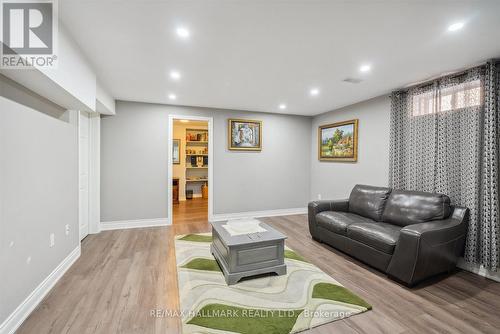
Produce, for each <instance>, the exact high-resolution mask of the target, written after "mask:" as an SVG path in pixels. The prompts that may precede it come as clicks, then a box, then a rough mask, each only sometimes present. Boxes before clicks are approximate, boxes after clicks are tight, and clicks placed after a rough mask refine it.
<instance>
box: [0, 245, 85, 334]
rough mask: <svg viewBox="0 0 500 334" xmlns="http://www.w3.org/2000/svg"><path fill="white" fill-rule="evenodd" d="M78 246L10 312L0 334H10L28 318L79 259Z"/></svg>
mask: <svg viewBox="0 0 500 334" xmlns="http://www.w3.org/2000/svg"><path fill="white" fill-rule="evenodd" d="M80 251H81V250H80V244H78V247H76V248H75V249H73V251H71V253H69V255H68V256H66V258H65V259H64V260H62V262H61V263H59V265H58V266H57V267H56V269H54V270H53V271H52V272H51V273H50V274H49V276H47V277H46V278H45V279H44V280H43V281H42V283H40V284H39V285H38V286H37V287H36V288H35V290H33V291H32V292H31V293H30V295H29V296H28V297H26V299H25V300H24V301H23V302H22V303H21V304H20V305H19V306H18V307H17V308H16V309H15V310H14V312H12V313H11V314H10V315H9V317H8V318H7V319H5V321H4V322H3V323H2V324H1V325H0V334H12V333H14V332H15V331H16V330H17V329H18V328H19V326H21V324H22V323H23V322H24V320H26V318H28V316H29V315H30V313H31V312H33V310H34V309H35V307H37V306H38V304H40V302H41V301H42V300H43V298H44V297H45V296H46V295H47V294H48V293H49V292H50V290H51V289H52V288H53V287H54V285H55V284H56V283H57V281H59V280H60V279H61V277H62V276H63V275H64V273H65V272H66V271H67V270H68V269H69V268H70V267H71V266H72V265H73V263H75V261H76V260H77V259H78V258H79V257H80Z"/></svg>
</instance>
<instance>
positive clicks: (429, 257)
mask: <svg viewBox="0 0 500 334" xmlns="http://www.w3.org/2000/svg"><path fill="white" fill-rule="evenodd" d="M455 211H456V212H454V213H453V215H452V216H451V217H450V218H448V219H444V220H435V221H430V222H425V223H420V224H413V225H408V226H406V227H404V228H403V229H401V233H400V235H399V240H398V242H397V244H396V248H395V250H394V254H393V256H392V259H391V262H390V263H389V267H388V268H387V274H388V275H390V276H392V277H394V278H396V279H397V280H400V281H402V282H404V283H406V284H408V285H410V286H412V285H414V284H415V283H418V282H419V281H421V280H423V279H426V278H428V277H431V276H434V275H436V274H439V273H443V272H447V271H450V270H452V269H453V268H455V265H456V263H457V260H458V257H459V256H460V255H462V253H463V249H464V245H465V237H466V233H467V222H468V210H467V209H465V208H456V209H455Z"/></svg>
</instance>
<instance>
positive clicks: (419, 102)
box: [412, 80, 483, 116]
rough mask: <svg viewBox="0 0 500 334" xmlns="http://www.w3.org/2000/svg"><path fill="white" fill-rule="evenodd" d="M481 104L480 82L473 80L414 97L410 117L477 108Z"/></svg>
mask: <svg viewBox="0 0 500 334" xmlns="http://www.w3.org/2000/svg"><path fill="white" fill-rule="evenodd" d="M482 104H483V91H482V88H481V82H480V81H479V80H474V81H470V82H466V83H461V84H457V85H453V86H450V87H446V88H440V89H437V90H433V91H430V92H426V93H422V94H418V95H414V96H413V105H412V116H423V115H429V114H435V113H439V112H445V111H455V110H460V109H463V108H471V107H479V106H481V105H482Z"/></svg>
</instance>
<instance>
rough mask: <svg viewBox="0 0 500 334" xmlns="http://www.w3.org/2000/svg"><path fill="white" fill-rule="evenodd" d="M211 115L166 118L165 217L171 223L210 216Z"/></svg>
mask: <svg viewBox="0 0 500 334" xmlns="http://www.w3.org/2000/svg"><path fill="white" fill-rule="evenodd" d="M212 128H213V127H212V118H208V117H206V118H205V117H196V116H171V117H170V118H169V130H170V131H169V136H168V137H169V147H170V148H169V152H171V154H169V159H168V161H169V162H168V163H169V168H168V169H169V172H168V188H169V189H168V195H169V196H168V201H169V202H168V217H171V218H170V219H169V220H170V222H171V223H172V224H190V223H198V222H207V221H209V220H210V217H211V216H212V203H213V199H212V193H213V191H212V188H213V186H212V184H213V178H212V175H213V173H212V157H213V152H212V131H211V130H212Z"/></svg>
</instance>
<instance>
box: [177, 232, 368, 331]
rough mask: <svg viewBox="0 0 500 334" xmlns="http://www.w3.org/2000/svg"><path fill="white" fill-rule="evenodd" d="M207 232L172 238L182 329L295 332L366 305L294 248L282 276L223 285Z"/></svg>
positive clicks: (289, 252)
mask: <svg viewBox="0 0 500 334" xmlns="http://www.w3.org/2000/svg"><path fill="white" fill-rule="evenodd" d="M211 241H212V237H211V235H210V234H188V235H184V236H178V237H177V238H176V241H175V252H176V258H177V273H178V277H179V297H180V306H181V310H180V311H181V312H180V314H181V316H182V328H183V333H185V334H187V333H246V334H262V333H266V334H278V333H296V332H300V331H303V330H306V329H309V328H312V327H315V326H319V325H322V324H325V323H328V322H332V321H335V320H339V319H342V318H346V317H349V316H351V315H354V314H357V313H361V312H365V311H367V310H370V309H371V306H370V305H369V304H367V303H366V302H365V301H364V300H363V299H361V298H360V297H358V296H356V295H355V294H354V293H352V292H350V291H349V290H347V289H346V288H344V287H343V286H342V285H340V284H339V283H338V282H337V281H335V280H334V279H333V278H331V277H330V276H328V275H327V274H325V273H324V272H322V271H321V270H320V269H319V268H318V267H316V266H315V265H313V264H311V263H308V262H307V261H306V260H304V259H303V258H302V257H301V256H300V255H298V254H297V253H295V252H294V251H293V250H291V249H289V248H287V249H286V251H285V257H286V258H285V262H286V265H287V274H286V275H282V276H275V275H269V276H260V277H258V278H255V279H249V280H244V281H241V282H239V283H238V284H235V285H231V286H228V285H227V284H226V281H225V280H224V276H223V275H222V272H221V270H220V268H219V266H218V264H217V262H216V261H215V259H214V257H213V256H212V254H211V253H210V243H211Z"/></svg>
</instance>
